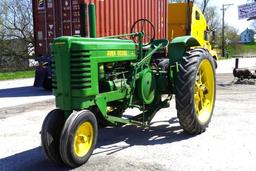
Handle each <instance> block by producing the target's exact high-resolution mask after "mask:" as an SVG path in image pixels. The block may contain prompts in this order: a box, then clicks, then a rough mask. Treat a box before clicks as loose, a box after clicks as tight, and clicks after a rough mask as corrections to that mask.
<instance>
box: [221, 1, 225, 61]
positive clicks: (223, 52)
mask: <svg viewBox="0 0 256 171" xmlns="http://www.w3.org/2000/svg"><path fill="white" fill-rule="evenodd" d="M221 49H222V57H225V8H224V4H223V5H222V44H221Z"/></svg>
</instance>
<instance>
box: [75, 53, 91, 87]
mask: <svg viewBox="0 0 256 171" xmlns="http://www.w3.org/2000/svg"><path fill="white" fill-rule="evenodd" d="M91 82H92V80H91V65H90V51H86V50H80V51H71V88H72V89H78V90H80V89H87V88H91V87H92V85H91Z"/></svg>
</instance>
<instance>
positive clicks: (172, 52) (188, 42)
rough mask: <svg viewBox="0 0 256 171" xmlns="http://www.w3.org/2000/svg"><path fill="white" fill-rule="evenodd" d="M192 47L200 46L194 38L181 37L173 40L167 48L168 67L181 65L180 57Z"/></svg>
mask: <svg viewBox="0 0 256 171" xmlns="http://www.w3.org/2000/svg"><path fill="white" fill-rule="evenodd" d="M193 46H200V43H199V42H198V40H197V39H196V38H194V37H192V36H182V37H176V38H175V39H173V40H172V42H171V43H170V44H169V47H168V51H169V53H168V56H169V60H170V65H175V63H181V60H182V57H183V56H184V54H185V52H186V51H187V50H188V49H189V48H190V47H193Z"/></svg>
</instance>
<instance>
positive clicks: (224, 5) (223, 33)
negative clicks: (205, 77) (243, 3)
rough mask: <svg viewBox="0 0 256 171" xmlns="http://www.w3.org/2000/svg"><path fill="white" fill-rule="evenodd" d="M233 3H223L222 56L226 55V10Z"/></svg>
mask: <svg viewBox="0 0 256 171" xmlns="http://www.w3.org/2000/svg"><path fill="white" fill-rule="evenodd" d="M231 5H233V4H222V9H221V10H222V45H221V49H222V56H223V57H225V12H226V10H227V9H228V7H230V6H231Z"/></svg>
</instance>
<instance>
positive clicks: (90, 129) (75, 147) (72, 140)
mask: <svg viewBox="0 0 256 171" xmlns="http://www.w3.org/2000/svg"><path fill="white" fill-rule="evenodd" d="M97 137H98V127H97V120H96V118H95V116H94V114H93V113H92V112H90V111H88V110H83V111H80V112H74V113H72V114H71V115H70V116H69V118H68V119H67V121H66V123H65V125H64V128H63V130H62V133H61V137H60V155H61V158H62V160H63V162H64V163H65V164H66V165H68V166H70V167H78V166H80V165H82V164H84V163H85V162H87V160H88V159H89V158H90V156H91V154H92V152H93V150H94V148H95V145H96V141H97Z"/></svg>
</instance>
